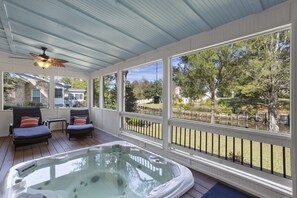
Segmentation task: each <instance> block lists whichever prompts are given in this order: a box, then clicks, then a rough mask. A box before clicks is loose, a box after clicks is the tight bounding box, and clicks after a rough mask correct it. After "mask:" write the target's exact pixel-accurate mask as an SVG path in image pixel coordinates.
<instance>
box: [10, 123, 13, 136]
mask: <svg viewBox="0 0 297 198" xmlns="http://www.w3.org/2000/svg"><path fill="white" fill-rule="evenodd" d="M12 127H13V124H12V123H10V124H9V135H12Z"/></svg>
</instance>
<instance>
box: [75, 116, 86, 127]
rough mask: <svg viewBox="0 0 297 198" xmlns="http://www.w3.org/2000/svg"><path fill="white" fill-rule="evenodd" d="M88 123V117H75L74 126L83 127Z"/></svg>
mask: <svg viewBox="0 0 297 198" xmlns="http://www.w3.org/2000/svg"><path fill="white" fill-rule="evenodd" d="M86 123H87V117H79V116H74V125H81V124H86Z"/></svg>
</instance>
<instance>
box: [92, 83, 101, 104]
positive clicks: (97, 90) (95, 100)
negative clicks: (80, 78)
mask: <svg viewBox="0 0 297 198" xmlns="http://www.w3.org/2000/svg"><path fill="white" fill-rule="evenodd" d="M99 83H100V78H95V79H93V105H94V106H96V107H99V95H100V85H99Z"/></svg>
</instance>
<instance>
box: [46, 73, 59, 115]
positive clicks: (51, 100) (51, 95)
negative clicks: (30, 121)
mask: <svg viewBox="0 0 297 198" xmlns="http://www.w3.org/2000/svg"><path fill="white" fill-rule="evenodd" d="M49 86H50V87H54V89H49V96H48V100H49V109H55V91H56V88H55V87H56V85H55V75H53V74H51V75H50V82H49ZM56 109H57V110H56V112H58V111H59V110H58V108H56ZM57 116H58V113H57Z"/></svg>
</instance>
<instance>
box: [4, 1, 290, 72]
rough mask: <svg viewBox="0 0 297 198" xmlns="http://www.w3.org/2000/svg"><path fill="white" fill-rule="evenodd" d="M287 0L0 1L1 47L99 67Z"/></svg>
mask: <svg viewBox="0 0 297 198" xmlns="http://www.w3.org/2000/svg"><path fill="white" fill-rule="evenodd" d="M284 1H286V0H248V1H247V0H137V1H135V0H83V1H78V0H48V1H41V0H21V1H20V0H0V19H1V23H0V51H3V52H8V53H11V54H14V55H15V56H16V55H17V56H23V57H24V56H25V57H30V55H29V53H30V52H32V53H35V54H41V53H42V51H41V49H40V47H41V46H44V47H47V48H48V51H47V55H49V56H51V57H55V58H61V59H65V60H67V61H69V63H67V64H66V66H67V67H68V68H71V67H73V68H76V69H79V70H81V71H83V72H93V71H95V70H98V69H102V68H104V67H107V66H110V65H113V64H115V63H118V62H121V61H124V60H127V59H129V58H132V57H135V56H138V55H140V54H143V53H145V52H148V51H151V50H154V49H157V48H160V47H162V46H164V45H167V44H170V43H173V42H177V41H179V40H181V39H184V38H186V37H189V36H191V35H194V34H198V33H201V32H205V31H209V30H211V29H213V28H216V27H218V26H221V25H223V24H226V23H229V22H231V21H233V20H237V19H239V18H242V17H245V16H248V15H251V14H255V13H258V12H261V11H263V10H265V9H268V8H270V7H272V6H275V5H277V4H280V3H282V2H284Z"/></svg>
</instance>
